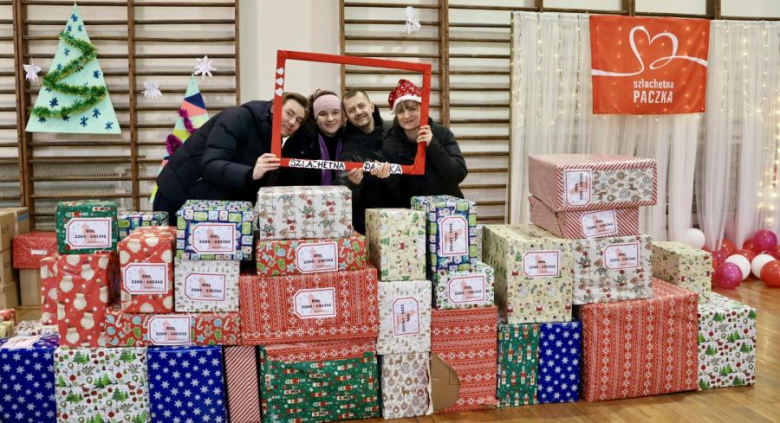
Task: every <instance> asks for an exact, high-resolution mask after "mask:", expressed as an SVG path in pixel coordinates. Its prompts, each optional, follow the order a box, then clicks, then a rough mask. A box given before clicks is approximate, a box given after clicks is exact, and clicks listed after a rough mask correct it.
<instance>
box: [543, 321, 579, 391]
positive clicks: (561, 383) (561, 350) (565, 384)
mask: <svg viewBox="0 0 780 423" xmlns="http://www.w3.org/2000/svg"><path fill="white" fill-rule="evenodd" d="M581 350H582V326H581V325H580V322H577V321H573V322H563V323H544V324H542V331H541V335H540V337H539V370H538V371H537V373H536V374H537V377H538V382H537V385H536V391H537V393H536V397H537V401H538V402H539V404H548V403H558V402H576V401H577V400H579V392H578V389H579V384H580V360H581V359H580V353H581Z"/></svg>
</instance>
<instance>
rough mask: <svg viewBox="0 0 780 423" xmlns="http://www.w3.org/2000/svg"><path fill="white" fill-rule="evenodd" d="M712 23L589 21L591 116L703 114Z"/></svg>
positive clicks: (611, 18)
mask: <svg viewBox="0 0 780 423" xmlns="http://www.w3.org/2000/svg"><path fill="white" fill-rule="evenodd" d="M709 43H710V22H709V21H708V20H704V19H677V18H632V17H625V16H591V17H590V45H591V47H590V50H591V75H592V78H593V114H621V115H625V114H633V115H658V114H680V113H702V112H704V104H705V97H706V90H707V60H708V52H709Z"/></svg>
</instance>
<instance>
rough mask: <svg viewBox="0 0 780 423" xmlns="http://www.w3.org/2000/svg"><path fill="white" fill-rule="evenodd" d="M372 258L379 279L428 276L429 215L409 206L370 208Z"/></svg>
mask: <svg viewBox="0 0 780 423" xmlns="http://www.w3.org/2000/svg"><path fill="white" fill-rule="evenodd" d="M366 236H367V237H368V259H369V260H370V261H371V263H373V264H374V266H376V268H377V270H378V271H379V280H380V281H383V282H391V281H414V280H422V279H425V278H426V276H425V273H426V272H425V214H424V213H423V212H421V211H416V210H408V209H368V210H366Z"/></svg>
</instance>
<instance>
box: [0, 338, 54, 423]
mask: <svg viewBox="0 0 780 423" xmlns="http://www.w3.org/2000/svg"><path fill="white" fill-rule="evenodd" d="M57 339H58V336H57V335H48V336H16V337H13V338H6V339H0V363H2V365H0V387H2V395H0V421H3V422H9V423H10V422H16V423H54V422H56V421H57V402H56V399H55V393H56V391H55V388H54V350H56V349H57V346H58V343H57ZM11 387H18V389H9V388H11Z"/></svg>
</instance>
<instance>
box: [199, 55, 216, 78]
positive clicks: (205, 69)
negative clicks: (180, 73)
mask: <svg viewBox="0 0 780 423" xmlns="http://www.w3.org/2000/svg"><path fill="white" fill-rule="evenodd" d="M195 61H196V63H195V75H200V76H201V77H204V78H205V77H207V76H208V77H210V76H211V72H213V71H215V70H217V68H216V67H214V64H213V62H214V61H213V60H211V59H209V57H208V56H203V58H202V59H195Z"/></svg>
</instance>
